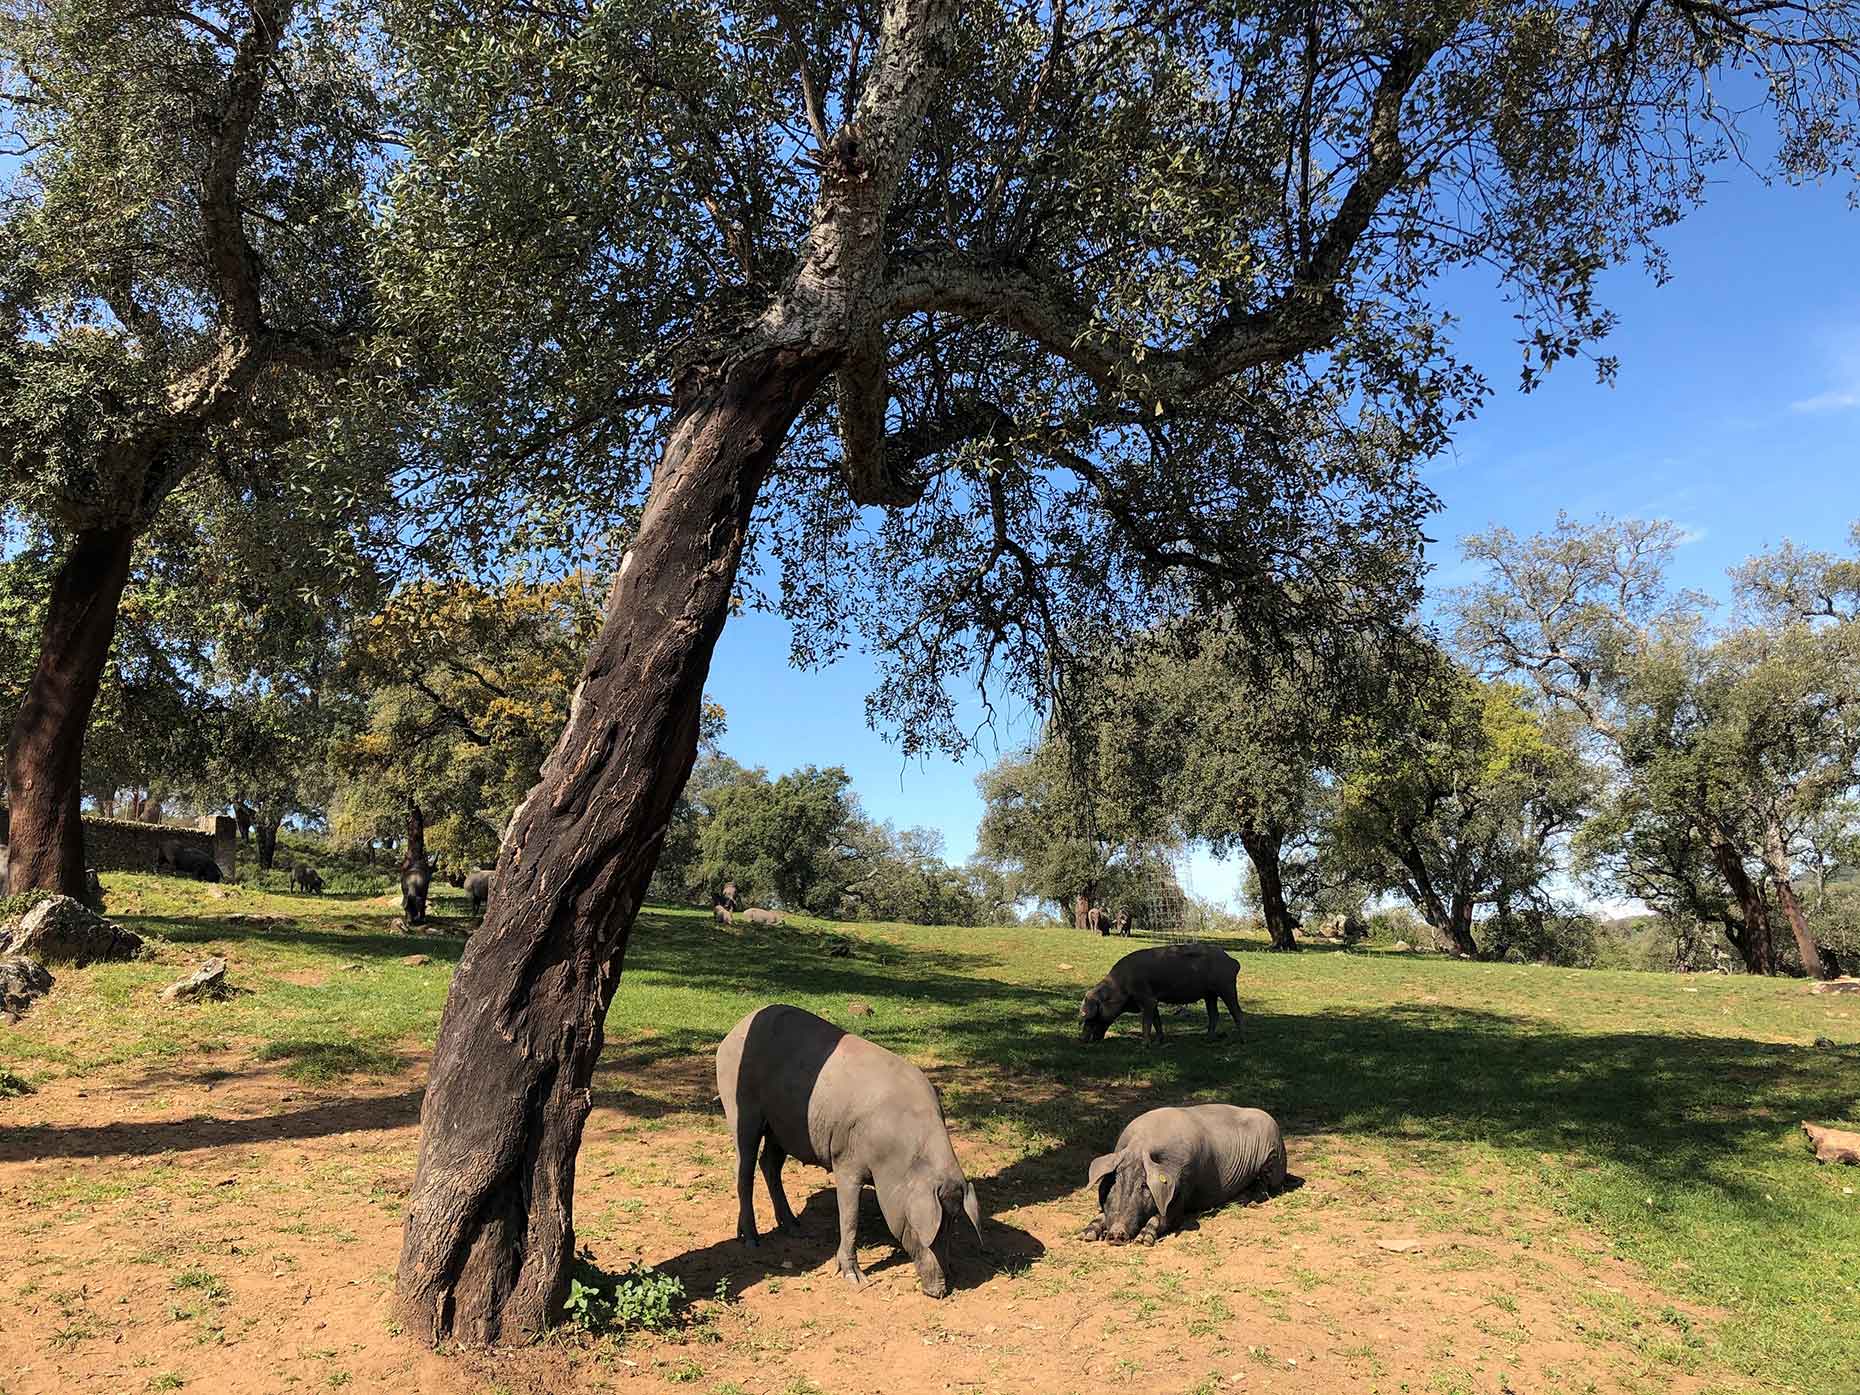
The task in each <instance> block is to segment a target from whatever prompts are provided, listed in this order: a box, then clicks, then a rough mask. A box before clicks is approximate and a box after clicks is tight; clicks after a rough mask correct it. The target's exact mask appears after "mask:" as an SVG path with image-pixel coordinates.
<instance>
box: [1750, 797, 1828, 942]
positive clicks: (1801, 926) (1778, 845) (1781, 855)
mask: <svg viewBox="0 0 1860 1395" xmlns="http://www.w3.org/2000/svg"><path fill="white" fill-rule="evenodd" d="M1763 865H1764V866H1765V867H1767V868H1768V869H1769V873H1770V885H1772V886H1774V887H1775V888H1776V901H1777V904H1779V905H1780V906H1781V907H1782V909H1783V915H1784V916H1785V917H1786V918H1787V919H1788V921H1789V931H1790V933H1791V934H1793V935H1794V936H1795V952H1796V954H1797V955H1799V956H1800V957H1801V960H1802V972H1803V973H1805V974H1807V975H1808V976H1809V977H1810V978H1827V977H1828V969H1827V966H1826V965H1824V964H1823V963H1822V962H1821V952H1820V951H1819V950H1818V949H1816V947H1815V937H1814V936H1813V935H1811V934H1809V932H1808V917H1807V916H1806V915H1804V914H1803V913H1802V903H1801V901H1800V900H1798V899H1797V898H1796V894H1795V884H1794V882H1792V881H1791V880H1790V875H1789V849H1788V846H1787V844H1785V843H1784V842H1783V836H1782V829H1780V828H1778V827H1777V826H1776V825H1775V824H1773V823H1772V824H1771V825H1770V826H1769V827H1768V828H1767V829H1765V830H1764V837H1763Z"/></svg>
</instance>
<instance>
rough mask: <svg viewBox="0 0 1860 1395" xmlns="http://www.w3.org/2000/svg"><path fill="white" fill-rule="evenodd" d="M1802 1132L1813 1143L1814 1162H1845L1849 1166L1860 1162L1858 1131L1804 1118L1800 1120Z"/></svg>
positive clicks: (1859, 1135) (1859, 1136)
mask: <svg viewBox="0 0 1860 1395" xmlns="http://www.w3.org/2000/svg"><path fill="white" fill-rule="evenodd" d="M1802 1132H1803V1133H1805V1134H1807V1135H1808V1141H1809V1142H1810V1143H1812V1144H1814V1145H1815V1161H1816V1162H1818V1163H1846V1164H1847V1165H1848V1166H1849V1167H1852V1166H1853V1165H1854V1164H1856V1163H1860V1133H1854V1132H1852V1131H1851V1130H1848V1129H1831V1128H1828V1127H1826V1126H1825V1125H1822V1124H1811V1123H1809V1122H1808V1120H1806V1119H1804V1120H1803V1121H1802Z"/></svg>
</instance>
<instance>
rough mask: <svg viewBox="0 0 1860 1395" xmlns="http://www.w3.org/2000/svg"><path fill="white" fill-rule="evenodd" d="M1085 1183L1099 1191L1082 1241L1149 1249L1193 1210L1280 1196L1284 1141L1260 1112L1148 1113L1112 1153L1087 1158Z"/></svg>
mask: <svg viewBox="0 0 1860 1395" xmlns="http://www.w3.org/2000/svg"><path fill="white" fill-rule="evenodd" d="M1086 1181H1087V1182H1089V1183H1090V1184H1091V1185H1093V1186H1095V1187H1097V1189H1098V1216H1097V1218H1096V1219H1095V1220H1093V1221H1092V1223H1091V1224H1090V1225H1088V1226H1086V1227H1085V1231H1084V1236H1083V1238H1084V1239H1086V1240H1110V1241H1114V1242H1122V1241H1125V1240H1136V1241H1139V1242H1141V1243H1142V1244H1145V1245H1153V1244H1155V1243H1156V1242H1157V1241H1158V1240H1159V1239H1161V1238H1162V1237H1163V1236H1164V1235H1166V1234H1168V1233H1169V1232H1170V1231H1172V1230H1175V1229H1176V1228H1177V1227H1179V1226H1180V1225H1181V1223H1182V1218H1183V1217H1184V1216H1187V1215H1189V1214H1190V1213H1192V1212H1195V1211H1210V1210H1212V1209H1213V1208H1215V1207H1216V1206H1221V1205H1224V1204H1225V1203H1227V1202H1229V1201H1232V1200H1233V1199H1234V1198H1235V1197H1237V1196H1241V1195H1243V1194H1246V1193H1248V1192H1252V1193H1254V1194H1255V1195H1257V1194H1259V1193H1262V1192H1263V1193H1264V1194H1265V1195H1266V1196H1277V1195H1278V1194H1279V1193H1280V1192H1282V1191H1284V1190H1285V1189H1286V1185H1287V1182H1286V1173H1285V1140H1284V1139H1283V1138H1282V1137H1280V1134H1279V1125H1278V1124H1277V1122H1276V1121H1274V1119H1273V1117H1272V1116H1271V1115H1270V1114H1268V1113H1266V1112H1265V1111H1264V1110H1261V1109H1240V1108H1237V1107H1236V1106H1234V1105H1231V1104H1197V1105H1191V1106H1189V1107H1188V1108H1186V1109H1152V1110H1151V1111H1150V1112H1149V1113H1147V1114H1139V1115H1138V1116H1137V1117H1136V1118H1134V1119H1132V1120H1131V1121H1130V1122H1129V1123H1128V1124H1126V1125H1125V1126H1124V1131H1123V1132H1122V1133H1120V1134H1119V1135H1118V1136H1117V1151H1116V1152H1112V1153H1106V1154H1105V1155H1104V1156H1103V1157H1099V1158H1093V1159H1092V1162H1091V1169H1090V1171H1089V1172H1087V1173H1086Z"/></svg>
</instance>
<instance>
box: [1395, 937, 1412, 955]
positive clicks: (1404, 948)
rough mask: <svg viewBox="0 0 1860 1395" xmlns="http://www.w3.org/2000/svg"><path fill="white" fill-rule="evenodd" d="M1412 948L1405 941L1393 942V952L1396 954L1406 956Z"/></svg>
mask: <svg viewBox="0 0 1860 1395" xmlns="http://www.w3.org/2000/svg"><path fill="white" fill-rule="evenodd" d="M1413 948H1414V946H1413V945H1411V944H1409V943H1408V942H1407V941H1406V940H1397V941H1395V951H1396V953H1398V954H1406V953H1407V952H1408V951H1409V950H1411V949H1413Z"/></svg>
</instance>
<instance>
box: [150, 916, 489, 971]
mask: <svg viewBox="0 0 1860 1395" xmlns="http://www.w3.org/2000/svg"><path fill="white" fill-rule="evenodd" d="M120 919H121V922H122V923H123V924H124V925H125V926H127V927H129V928H131V929H137V930H143V929H146V930H147V931H148V933H149V934H151V935H158V936H160V937H161V938H162V939H164V940H168V941H170V942H172V943H174V944H211V943H214V942H216V941H224V942H227V943H230V944H238V943H241V942H250V941H258V942H261V943H265V944H277V945H294V946H298V947H300V948H307V949H322V950H328V951H330V952H331V953H332V954H334V955H336V956H338V957H343V956H347V957H350V958H372V959H390V958H391V959H401V958H404V957H406V956H407V955H409V954H426V955H430V956H432V958H434V959H437V960H444V961H445V962H447V963H457V962H458V958H459V956H460V955H461V954H463V953H464V952H465V936H464V935H463V934H462V933H459V934H451V933H447V927H445V926H426V927H422V929H420V930H416V931H414V932H412V933H407V932H404V931H388V932H376V931H370V930H355V931H345V930H316V929H312V928H310V927H309V926H306V925H301V924H299V923H297V922H296V921H294V920H290V919H284V920H278V921H274V922H263V921H234V920H229V919H219V920H201V919H193V918H187V917H182V916H162V915H143V916H123V917H121V918H120Z"/></svg>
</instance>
